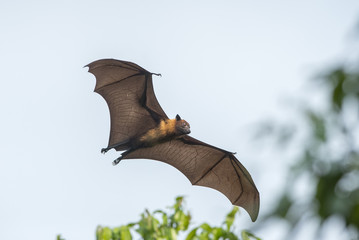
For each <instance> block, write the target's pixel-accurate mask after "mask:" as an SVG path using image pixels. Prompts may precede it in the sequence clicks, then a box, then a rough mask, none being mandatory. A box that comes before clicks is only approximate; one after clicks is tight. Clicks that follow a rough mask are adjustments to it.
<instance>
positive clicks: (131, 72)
mask: <svg viewBox="0 0 359 240" xmlns="http://www.w3.org/2000/svg"><path fill="white" fill-rule="evenodd" d="M87 67H89V72H90V73H92V74H94V75H95V77H96V87H95V92H97V93H99V94H100V95H101V96H102V97H103V98H104V99H105V100H106V102H107V104H108V107H109V109H110V117H111V132H110V139H109V146H111V145H114V144H117V143H119V142H126V141H128V140H129V139H131V138H132V137H135V136H138V135H141V134H143V133H145V132H147V131H148V130H149V129H152V128H154V127H156V126H157V124H158V123H159V122H160V121H161V120H162V119H167V118H168V117H167V116H166V114H165V112H164V111H163V110H162V108H161V106H160V105H159V103H158V101H157V98H156V96H155V93H154V91H153V85H152V73H150V72H148V71H147V70H145V69H143V68H141V67H140V66H138V65H137V64H134V63H131V62H126V61H120V60H115V59H102V60H98V61H95V62H92V63H90V64H88V65H87ZM125 149H126V146H123V148H121V147H120V148H116V150H125Z"/></svg>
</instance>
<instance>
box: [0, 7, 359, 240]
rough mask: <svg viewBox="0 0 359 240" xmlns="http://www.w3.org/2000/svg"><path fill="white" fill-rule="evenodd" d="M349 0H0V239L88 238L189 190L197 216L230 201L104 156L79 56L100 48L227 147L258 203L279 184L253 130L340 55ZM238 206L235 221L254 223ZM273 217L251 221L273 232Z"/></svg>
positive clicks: (199, 132)
mask: <svg viewBox="0 0 359 240" xmlns="http://www.w3.org/2000/svg"><path fill="white" fill-rule="evenodd" d="M358 17H359V1H354V0H351V1H333V0H329V1H328V0H321V1H309V0H305V1H284V0H283V1H279V0H276V1H208V0H207V1H204V0H200V1H187V0H185V1H159V0H155V1H120V0H118V1H93V0H90V1H81V0H80V1H69V0H66V1H16V0H15V1H2V2H1V3H0V31H1V38H0V64H1V69H2V71H1V72H2V73H1V83H2V88H1V89H2V93H1V95H0V110H1V116H2V117H1V125H0V131H1V135H0V146H1V151H0V164H1V167H0V191H1V197H0V226H1V227H0V229H1V230H0V239H38V240H48V239H55V236H56V234H59V233H61V234H62V236H63V237H65V238H66V239H67V240H71V239H73V240H74V239H76V240H81V239H83V240H85V239H86V240H88V239H95V235H94V232H95V228H96V226H97V225H99V224H101V225H108V226H118V225H121V224H126V223H129V222H132V221H134V220H137V219H138V218H139V214H140V213H141V212H142V211H143V210H144V209H145V208H148V209H150V210H155V209H158V208H162V209H164V208H165V207H166V206H169V205H171V204H172V203H173V201H174V198H175V197H176V196H178V195H185V196H186V197H187V206H188V208H189V210H190V211H191V212H192V215H193V219H194V222H195V223H197V224H198V223H201V222H204V221H206V222H209V223H211V224H220V223H221V222H222V220H223V218H224V216H225V214H226V213H227V212H228V211H229V210H230V209H231V204H230V202H229V201H228V200H227V198H225V197H224V196H223V195H222V194H220V193H219V192H217V191H215V190H212V189H208V188H203V187H194V186H192V185H191V184H190V182H189V181H188V180H187V178H186V177H185V176H184V175H182V174H181V173H180V172H179V171H178V170H176V169H175V168H173V167H171V166H169V165H165V164H163V163H160V162H156V161H149V160H128V161H122V162H121V163H120V164H119V165H118V166H116V167H113V166H112V164H111V162H112V160H114V159H115V158H117V157H118V156H119V154H120V153H118V152H115V151H110V152H108V153H107V154H106V155H102V154H101V153H100V149H101V148H102V147H105V146H106V145H107V142H108V134H109V124H110V122H109V112H108V108H107V105H106V103H105V101H104V100H103V99H102V98H101V96H100V95H98V94H95V93H94V92H93V89H94V86H95V78H94V76H93V75H92V74H90V73H88V72H87V68H83V66H85V65H86V64H88V63H90V62H92V61H94V60H97V59H101V58H116V59H121V60H127V61H132V62H135V63H137V64H138V65H140V66H142V67H144V68H145V69H147V70H149V71H151V72H156V73H157V72H158V73H161V74H162V77H161V78H160V77H154V87H155V92H156V95H157V98H158V100H159V102H160V104H161V105H162V107H163V109H164V110H165V112H166V113H167V114H168V115H169V116H171V117H174V116H175V115H176V114H177V113H178V114H180V115H181V117H182V118H184V119H186V120H187V121H188V122H189V123H190V124H191V130H192V133H191V135H192V136H194V137H196V138H198V139H200V140H202V141H204V142H208V143H210V144H212V145H215V146H218V147H221V148H224V149H226V150H229V151H233V152H237V158H238V159H239V160H240V161H241V162H242V164H243V165H244V166H245V167H246V168H247V169H248V171H249V172H250V173H251V175H252V177H253V179H254V181H255V182H256V184H257V188H258V189H259V191H260V193H261V209H260V213H259V219H260V218H261V215H263V213H265V212H267V211H269V210H270V209H271V207H272V205H271V204H273V200H274V199H275V193H276V192H278V191H280V188H281V186H282V185H283V183H284V182H285V179H283V175H284V173H283V171H284V169H283V168H281V167H280V165H281V164H282V162H281V159H277V158H275V156H277V155H275V154H274V155H271V154H269V153H267V154H263V153H261V151H260V149H257V148H256V145H254V144H252V143H251V142H249V141H250V139H251V132H252V131H251V128H252V127H253V126H254V124H255V123H256V122H258V121H263V120H265V119H267V118H270V117H274V118H282V117H286V114H288V112H286V111H285V108H283V104H282V103H281V101H283V99H286V98H287V97H288V96H290V97H294V96H296V95H298V96H299V95H300V96H305V94H306V93H305V92H303V89H304V87H303V86H304V85H305V84H306V82H307V80H308V79H309V78H310V77H312V76H313V75H315V73H316V72H317V71H318V70H322V67H323V66H326V65H327V64H331V63H333V62H336V61H340V60H342V59H344V54H343V53H345V52H346V51H347V47H346V46H347V45H348V44H349V43H350V42H351V40H350V32H351V31H352V29H353V27H354V25H355V23H356V22H357V21H358ZM255 224H256V223H252V222H251V220H250V218H249V216H248V214H247V213H246V212H245V211H244V210H243V211H242V214H241V216H240V221H239V223H238V226H237V229H243V228H250V227H254V226H255ZM281 230H282V228H278V229H272V230H271V231H259V232H258V233H257V232H256V234H257V235H258V236H260V237H263V239H265V240H269V239H276V238H277V237H278V236H282V235H281V233H280V232H281Z"/></svg>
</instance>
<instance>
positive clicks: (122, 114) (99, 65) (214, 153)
mask: <svg viewBox="0 0 359 240" xmlns="http://www.w3.org/2000/svg"><path fill="white" fill-rule="evenodd" d="M88 67H89V72H91V73H93V74H94V75H95V76H96V87H95V92H97V93H99V94H100V95H101V96H103V97H104V98H105V100H106V102H107V104H108V106H109V109H110V116H111V132H110V140H109V144H108V147H107V148H103V149H102V150H101V151H102V152H103V153H105V152H107V151H108V150H110V149H112V148H115V149H116V150H117V151H124V152H123V153H122V154H121V156H120V157H119V158H117V159H116V160H115V161H114V165H116V164H117V163H119V162H120V161H121V160H122V159H136V158H149V159H154V160H159V161H162V162H165V163H168V164H170V165H172V166H174V167H175V168H177V169H178V170H180V171H181V172H182V173H183V174H185V175H186V176H187V178H188V179H189V180H190V181H191V183H192V184H194V185H200V186H206V187H211V188H214V189H216V190H218V191H220V192H222V193H223V194H224V195H225V196H226V197H227V198H228V199H229V200H230V201H231V202H232V203H233V204H235V205H238V206H241V207H243V208H244V209H246V210H247V212H248V213H249V215H250V216H251V218H252V221H255V220H256V219H257V216H258V211H259V193H258V190H257V188H256V186H255V184H254V182H253V180H252V178H251V176H250V174H249V173H248V171H247V170H246V169H245V168H244V166H243V165H242V164H241V163H240V162H239V161H238V160H237V159H236V157H235V156H234V155H233V153H231V152H228V151H225V150H223V149H220V148H217V147H214V146H211V145H209V144H206V143H204V142H201V141H198V140H197V139H195V138H192V137H190V136H188V135H187V134H189V133H190V126H189V124H188V123H187V122H186V121H185V120H182V119H181V118H180V117H179V115H177V116H176V118H175V119H169V118H168V117H167V115H166V114H165V113H164V111H163V110H162V108H161V106H160V105H159V103H158V101H157V99H156V96H155V94H154V91H153V86H152V73H150V72H148V71H147V70H145V69H143V68H141V67H140V66H138V65H136V64H134V63H131V62H126V61H119V60H114V59H103V60H98V61H95V62H93V63H90V64H89V65H88Z"/></svg>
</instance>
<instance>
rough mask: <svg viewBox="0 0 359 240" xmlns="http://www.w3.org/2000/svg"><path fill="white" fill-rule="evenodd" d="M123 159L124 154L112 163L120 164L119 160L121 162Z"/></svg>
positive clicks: (114, 164)
mask: <svg viewBox="0 0 359 240" xmlns="http://www.w3.org/2000/svg"><path fill="white" fill-rule="evenodd" d="M121 160H122V156H120V157H118V158H116V159H115V160H114V161H113V162H112V165H113V166H116V165H117V164H119V162H121Z"/></svg>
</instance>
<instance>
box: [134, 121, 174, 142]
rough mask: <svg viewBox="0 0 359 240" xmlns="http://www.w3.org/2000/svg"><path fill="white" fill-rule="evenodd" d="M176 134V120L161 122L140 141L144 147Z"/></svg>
mask: <svg viewBox="0 0 359 240" xmlns="http://www.w3.org/2000/svg"><path fill="white" fill-rule="evenodd" d="M175 133H176V119H166V120H162V121H161V122H160V124H159V125H158V127H156V128H153V129H151V130H149V131H148V132H146V133H145V134H144V135H143V136H142V137H141V138H140V141H141V142H142V143H143V144H145V145H153V144H156V143H158V142H160V141H161V140H163V139H165V138H169V137H172V136H174V135H175Z"/></svg>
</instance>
